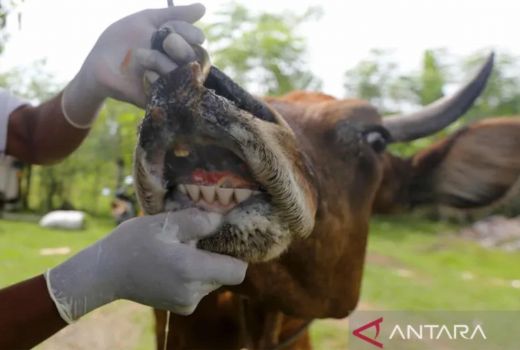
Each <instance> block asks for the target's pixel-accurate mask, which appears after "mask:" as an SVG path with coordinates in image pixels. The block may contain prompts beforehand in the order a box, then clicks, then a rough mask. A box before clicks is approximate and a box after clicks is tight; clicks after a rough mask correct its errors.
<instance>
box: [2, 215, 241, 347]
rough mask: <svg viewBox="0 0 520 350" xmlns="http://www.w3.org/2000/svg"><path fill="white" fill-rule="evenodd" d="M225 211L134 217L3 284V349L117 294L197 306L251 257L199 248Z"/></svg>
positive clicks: (34, 339)
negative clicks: (45, 267) (43, 269)
mask: <svg viewBox="0 0 520 350" xmlns="http://www.w3.org/2000/svg"><path fill="white" fill-rule="evenodd" d="M221 218H222V217H221V215H219V214H215V213H207V212H203V211H200V210H198V209H195V208H192V209H185V210H183V211H178V212H174V213H172V212H170V213H164V214H158V215H154V216H145V217H140V218H135V219H132V220H129V221H127V222H125V223H123V224H121V225H120V226H118V227H117V228H116V229H115V230H114V231H113V232H112V233H111V234H110V235H108V236H107V237H105V238H104V239H102V240H100V241H98V242H96V243H95V244H93V245H92V246H90V247H88V248H86V249H84V250H82V251H81V252H79V253H78V254H76V255H74V256H73V257H71V258H70V259H68V260H67V261H65V262H64V263H62V264H60V265H58V266H56V267H55V268H53V269H51V270H49V271H48V272H47V273H46V274H45V275H44V277H42V276H38V277H35V278H33V279H30V280H27V281H24V282H21V283H19V284H16V285H14V286H11V287H8V288H5V289H3V290H0V349H21V348H31V347H33V346H35V345H36V344H38V343H40V342H41V341H43V340H45V339H46V338H48V337H50V336H51V335H52V334H54V333H56V332H57V331H59V330H60V329H61V328H63V327H65V326H66V325H67V323H72V322H74V321H75V320H77V319H78V318H80V317H81V316H83V315H84V314H86V313H88V312H90V311H92V310H94V309H96V308H98V307H100V306H103V305H105V304H108V303H110V302H112V301H114V300H117V299H127V300H132V301H135V302H138V303H141V304H145V305H149V306H153V307H155V308H159V309H165V310H171V311H173V312H175V313H178V314H182V315H187V314H190V313H192V312H193V311H194V310H195V307H196V306H197V304H198V303H199V301H200V300H201V299H202V298H203V297H204V296H206V295H207V294H209V293H210V292H211V291H213V290H215V289H217V288H219V287H220V286H221V285H234V284H240V283H241V282H242V281H243V279H244V277H245V273H246V268H247V264H246V263H245V262H242V261H240V260H237V259H234V258H232V257H229V256H224V255H218V254H214V253H210V252H206V251H202V250H199V249H197V248H195V241H196V240H197V239H199V238H201V237H204V236H207V235H209V234H211V233H212V232H214V230H215V229H216V228H217V227H218V225H219V224H220V221H221Z"/></svg>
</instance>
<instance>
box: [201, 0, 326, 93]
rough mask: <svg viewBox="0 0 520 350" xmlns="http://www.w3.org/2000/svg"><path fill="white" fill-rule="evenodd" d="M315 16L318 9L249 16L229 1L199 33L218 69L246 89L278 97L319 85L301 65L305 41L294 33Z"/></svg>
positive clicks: (237, 5)
mask: <svg viewBox="0 0 520 350" xmlns="http://www.w3.org/2000/svg"><path fill="white" fill-rule="evenodd" d="M319 15H320V12H319V10H318V9H317V8H311V9H309V10H307V11H306V12H305V13H303V14H300V15H297V14H294V13H292V12H284V13H280V14H273V13H267V12H262V13H252V12H251V11H250V10H248V9H247V8H246V7H244V6H243V5H240V4H237V3H230V4H228V5H227V6H226V7H225V8H224V10H222V11H221V12H220V13H219V14H218V20H217V21H216V22H214V23H211V24H208V25H206V26H205V28H204V30H205V33H206V36H207V38H208V45H209V51H210V52H211V57H212V58H213V61H214V63H215V65H216V66H217V67H219V68H221V69H223V70H224V71H225V72H226V73H227V74H228V75H229V76H230V77H231V78H232V79H233V80H235V81H236V82H237V83H238V84H240V85H242V86H244V87H245V88H246V89H249V90H253V91H255V92H257V93H261V94H268V95H281V94H284V93H287V92H289V91H292V90H296V89H318V88H319V87H320V85H321V82H320V81H319V79H318V78H316V77H315V76H314V75H313V74H312V73H311V72H309V71H308V69H307V67H306V63H305V59H304V56H305V53H306V50H307V48H306V42H305V38H304V37H302V36H300V35H297V34H296V30H297V28H298V27H299V26H301V25H302V24H303V23H304V22H305V21H308V20H310V19H313V18H317V17H318V16H319Z"/></svg>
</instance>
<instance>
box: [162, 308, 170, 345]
mask: <svg viewBox="0 0 520 350" xmlns="http://www.w3.org/2000/svg"><path fill="white" fill-rule="evenodd" d="M170 316H171V311H170V310H167V311H166V325H165V326H164V342H163V350H166V349H167V348H168V336H169V335H170Z"/></svg>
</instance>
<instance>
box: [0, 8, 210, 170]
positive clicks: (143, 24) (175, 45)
mask: <svg viewBox="0 0 520 350" xmlns="http://www.w3.org/2000/svg"><path fill="white" fill-rule="evenodd" d="M204 12H205V8H204V6H202V5H200V4H194V5H189V6H176V7H173V8H164V9H153V10H144V11H140V12H138V13H135V14H133V15H130V16H127V17H125V18H123V19H121V20H119V21H117V22H115V23H113V24H112V25H110V26H109V27H108V28H107V29H106V30H105V31H104V32H103V34H102V35H101V36H100V37H99V39H98V40H97V42H96V44H95V45H94V47H93V48H92V50H91V52H90V53H89V55H88V56H87V58H86V59H85V62H84V63H83V65H82V67H81V69H80V70H79V72H78V73H77V74H76V76H75V77H74V78H73V79H72V80H71V81H70V82H69V84H68V85H67V86H66V88H65V89H64V91H63V92H62V93H60V94H59V95H58V96H56V97H54V98H53V99H51V100H49V101H47V102H45V103H43V104H41V105H39V106H37V107H31V106H23V107H20V108H18V109H16V110H14V111H13V112H12V113H11V115H10V116H9V124H8V129H7V131H8V135H7V148H6V153H7V154H10V155H12V156H14V157H15V158H18V159H21V160H24V161H26V162H30V163H34V164H52V163H55V162H57V161H59V160H61V159H63V158H65V157H66V156H67V155H69V154H70V153H71V152H73V151H74V150H75V149H76V148H77V147H78V146H79V145H80V144H81V142H82V141H83V139H84V138H85V137H86V135H87V134H88V131H89V129H90V127H91V125H92V123H93V122H94V120H95V118H96V116H97V114H98V111H99V110H100V108H101V105H102V104H103V102H104V101H105V99H106V98H108V97H111V98H115V99H118V100H121V101H125V102H130V103H133V104H134V105H136V106H138V107H141V108H142V107H144V106H145V102H146V96H145V91H144V87H143V77H144V76H145V72H148V73H147V74H148V75H147V76H148V77H150V76H152V78H151V79H154V78H157V77H158V76H159V75H162V74H166V73H169V72H170V71H172V70H174V69H175V68H176V67H177V64H181V63H183V62H187V61H191V60H194V59H195V58H196V55H195V52H194V51H193V49H192V48H191V46H190V45H191V44H201V43H202V42H203V41H204V35H203V33H202V31H201V30H200V29H198V28H196V27H194V26H193V24H192V23H193V22H195V21H197V20H198V19H200V18H201V17H202V15H203V14H204ZM161 26H167V27H169V28H170V29H171V30H172V33H171V34H170V35H169V36H168V37H167V38H166V39H165V40H164V42H163V48H164V51H165V52H167V53H168V55H165V54H163V53H161V52H159V51H156V50H152V49H151V38H152V35H153V33H155V32H156V31H157V30H158V29H159V27H161ZM65 50H66V48H65ZM0 119H1V118H0ZM0 146H1V145H0ZM0 148H1V147H0ZM0 151H3V150H2V149H0Z"/></svg>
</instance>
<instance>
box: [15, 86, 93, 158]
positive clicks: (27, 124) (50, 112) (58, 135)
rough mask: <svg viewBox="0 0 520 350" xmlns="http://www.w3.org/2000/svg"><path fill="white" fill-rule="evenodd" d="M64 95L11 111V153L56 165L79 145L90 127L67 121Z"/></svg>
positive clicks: (16, 156)
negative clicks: (73, 124)
mask: <svg viewBox="0 0 520 350" xmlns="http://www.w3.org/2000/svg"><path fill="white" fill-rule="evenodd" d="M61 95H62V94H61V93H60V94H59V95H57V96H56V97H54V98H52V99H51V100H49V101H47V102H44V103H42V104H41V105H39V106H37V107H32V106H22V107H20V108H18V109H16V110H14V111H13V112H12V113H11V115H10V116H9V124H8V129H7V147H6V153H7V154H9V155H12V156H14V157H15V158H18V159H20V160H22V161H25V162H28V163H32V164H52V163H56V162H58V161H60V160H61V159H63V158H65V157H66V156H68V155H69V154H70V153H72V152H73V151H74V150H75V149H76V148H78V146H79V145H80V144H81V142H82V141H83V139H84V138H85V137H86V136H87V134H88V132H89V129H78V128H75V127H73V126H72V125H70V124H69V122H67V120H66V119H65V116H64V115H63V112H62V110H61Z"/></svg>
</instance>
